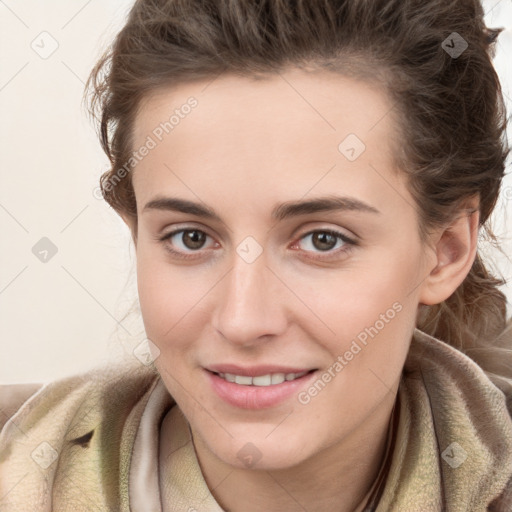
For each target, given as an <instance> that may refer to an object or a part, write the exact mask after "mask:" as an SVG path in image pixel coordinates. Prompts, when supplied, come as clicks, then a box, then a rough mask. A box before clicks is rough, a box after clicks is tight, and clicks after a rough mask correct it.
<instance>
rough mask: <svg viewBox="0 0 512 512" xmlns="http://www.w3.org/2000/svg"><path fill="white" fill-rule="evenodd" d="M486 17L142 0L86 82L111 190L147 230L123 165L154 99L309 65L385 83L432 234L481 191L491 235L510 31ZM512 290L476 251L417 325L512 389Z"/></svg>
mask: <svg viewBox="0 0 512 512" xmlns="http://www.w3.org/2000/svg"><path fill="white" fill-rule="evenodd" d="M483 18H484V13H483V9H482V5H481V4H480V2H479V1H478V0H315V1H310V2H307V1H305V0H259V1H258V0H137V1H136V2H135V4H134V5H133V7H132V9H131V11H130V13H129V16H128V19H127V22H126V24H125V26H124V27H123V29H122V30H121V31H120V33H119V34H118V35H117V37H116V38H115V40H114V41H113V43H112V45H111V47H110V48H109V49H108V51H107V52H106V53H105V54H104V55H103V57H102V58H101V59H100V61H99V62H98V63H97V65H96V66H95V68H94V69H93V71H92V73H91V75H90V77H89V80H88V82H87V87H86V92H88V91H89V90H91V89H92V97H91V98H90V103H89V107H90V112H91V113H93V115H94V114H96V118H97V120H98V122H99V134H100V139H101V143H102V147H103V149H104V151H105V152H106V154H107V155H108V157H109V159H110V162H111V165H112V166H111V169H110V170H109V171H108V172H106V173H104V174H103V176H102V177H101V186H102V192H103V195H104V198H105V200H106V201H107V202H108V203H109V204H110V205H111V206H112V207H113V208H114V209H115V210H116V211H117V212H119V213H122V214H123V215H125V216H128V217H131V218H132V219H133V220H134V223H135V226H136V220H137V219H136V216H137V213H136V201H135V195H134V192H133V187H132V183H131V173H126V176H124V177H123V179H121V180H119V176H118V175H116V172H117V170H118V169H119V168H121V167H123V166H125V164H126V162H127V161H129V158H130V156H131V152H132V151H133V148H132V140H131V133H132V128H133V121H134V118H135V115H136V113H137V109H138V108H140V106H141V100H143V99H144V98H145V97H147V95H148V94H149V93H152V92H154V91H156V90H157V89H159V88H162V87H172V86H173V85H176V84H179V83H182V82H186V81H195V80H212V79H214V78H215V77H216V76H218V75H219V74H220V73H237V74H241V75H243V76H253V77H257V76H259V75H265V74H269V73H275V72H278V71H281V70H283V69H284V68H285V67H288V66H296V67H306V66H309V67H313V68H315V69H328V70H331V71H334V72H338V73H341V74H349V75H352V76H357V77H359V78H361V77H362V78H364V79H367V80H372V81H374V82H375V81H379V82H381V83H382V84H383V85H384V86H385V87H384V90H385V91H387V93H388V94H389V95H390V98H391V99H392V101H393V103H394V110H396V112H397V113H398V116H399V117H398V119H399V120H400V122H399V124H400V128H401V134H402V138H401V147H400V150H399V151H398V150H397V152H396V155H395V158H396V163H397V168H400V169H401V170H402V171H403V172H405V173H406V174H407V176H408V178H409V186H410V190H411V193H412V194H413V196H414V198H415V200H416V203H417V208H418V211H419V213H420V218H421V223H420V224H421V225H420V228H421V233H422V236H424V235H425V234H426V233H427V232H428V231H429V229H431V228H433V227H436V226H439V225H445V224H448V223H449V222H450V221H451V220H453V218H454V216H455V215H457V214H459V213H460V207H461V204H462V202H463V201H464V199H466V198H468V197H470V196H473V195H475V194H479V196H480V225H481V226H482V229H483V230H485V231H486V232H487V233H488V234H489V235H490V236H491V238H492V237H493V235H492V231H491V230H490V228H489V226H488V218H489V215H490V214H491V212H492V211H493V209H494V206H495V204H496V202H497V199H498V195H499V190H500V185H501V181H502V178H503V175H504V170H505V160H506V157H507V155H508V152H509V148H508V146H507V143H506V137H505V129H506V123H507V119H506V115H505V108H504V102H503V97H502V92H501V87H500V83H499V80H498V76H497V74H496V71H495V69H494V67H493V64H492V58H493V57H494V54H493V43H494V41H495V39H496V37H497V36H498V34H499V32H500V31H501V29H488V28H487V27H486V26H485V24H484V20H483ZM454 33H456V34H454ZM456 43H457V45H458V46H456ZM466 44H467V48H465V46H466ZM450 48H460V49H461V50H463V51H462V53H460V55H455V54H454V53H450ZM464 48H465V49H464ZM113 178H116V179H117V181H118V183H117V182H116V181H114V184H115V186H112V183H113V181H112V180H113ZM500 284H503V281H501V280H499V279H496V278H494V277H492V276H491V275H490V273H489V271H488V270H487V269H486V267H485V265H484V263H483V261H482V259H481V258H480V256H478V255H477V257H476V259H475V261H474V264H473V266H472V268H471V271H470V272H469V274H468V276H467V277H466V279H465V281H464V282H463V283H462V284H461V285H460V287H459V288H458V289H457V290H456V291H455V292H454V293H453V294H452V296H451V297H450V298H448V299H447V300H446V301H445V302H443V303H441V304H439V305H436V306H431V307H428V308H424V310H422V312H421V314H420V315H418V320H417V322H418V323H417V326H418V328H419V329H421V330H423V331H425V332H427V333H428V334H431V335H433V336H435V337H437V338H439V339H441V340H443V341H445V342H447V343H450V344H452V345H453V346H455V347H456V348H458V349H460V350H462V351H464V352H466V353H467V354H468V355H470V356H471V357H473V359H474V360H476V361H477V362H478V363H479V364H480V365H481V366H482V368H483V369H484V370H486V371H487V372H488V374H489V376H490V377H491V378H493V380H494V381H495V382H496V383H497V384H499V385H500V386H501V387H504V386H509V388H508V389H509V390H511V391H512V386H510V382H508V381H506V380H504V379H503V378H502V377H499V375H501V376H506V377H512V368H511V365H510V362H509V361H510V357H509V351H510V345H511V344H512V343H511V338H512V336H511V329H510V322H509V324H508V325H509V326H508V329H507V327H506V299H505V296H504V295H503V293H501V292H500V291H499V289H498V285H500ZM499 347H501V348H499ZM504 354H505V355H506V356H507V357H506V358H503V357H502V356H503V355H504Z"/></svg>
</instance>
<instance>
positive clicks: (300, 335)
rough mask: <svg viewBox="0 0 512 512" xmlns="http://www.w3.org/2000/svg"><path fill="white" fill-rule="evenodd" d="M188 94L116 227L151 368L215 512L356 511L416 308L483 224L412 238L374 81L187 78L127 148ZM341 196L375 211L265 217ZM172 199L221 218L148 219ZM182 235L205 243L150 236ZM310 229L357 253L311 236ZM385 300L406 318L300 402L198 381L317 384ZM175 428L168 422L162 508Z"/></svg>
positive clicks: (163, 215)
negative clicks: (228, 378) (277, 367)
mask: <svg viewBox="0 0 512 512" xmlns="http://www.w3.org/2000/svg"><path fill="white" fill-rule="evenodd" d="M291 85H293V87H292V86H291ZM190 96H194V97H195V98H196V99H197V100H198V105H197V107H196V108H195V109H194V110H192V112H191V113H190V114H189V115H188V116H186V117H185V118H184V119H181V120H180V123H179V124H178V125H177V126H175V128H174V129H173V130H172V131H171V132H169V133H168V134H167V135H165V137H164V138H163V139H162V141H161V142H159V144H158V145H157V146H156V147H155V148H154V149H152V150H151V151H150V152H149V154H148V155H147V156H146V157H145V158H144V159H143V160H142V161H140V162H139V163H138V164H137V166H136V168H135V170H134V173H133V185H134V190H135V194H136V198H137V208H138V211H137V216H138V223H137V227H135V225H134V224H133V222H132V220H131V219H130V218H125V221H126V222H127V223H128V225H129V226H130V227H131V229H132V235H133V239H134V242H135V245H136V254H137V279H138V291H139V299H140V305H141V310H142V316H143V320H144V325H145V328H146V333H147V336H148V338H149V339H150V340H151V341H152V342H153V343H154V345H155V346H156V347H158V350H159V355H158V357H157V358H156V360H155V364H156V367H157V368H158V370H159V372H160V374H161V376H162V379H163V381H164V383H165V385H166V387H167V389H168V390H169V392H170V393H171V395H172V396H173V397H174V398H175V400H176V402H177V404H178V405H179V407H180V408H181V410H182V411H183V413H184V414H185V416H186V418H187V420H188V422H189V424H190V428H191V432H192V435H193V442H194V447H195V450H196V453H197V456H198V459H199V463H200V466H201V469H202V472H203V475H204V478H205V480H206V482H207V484H208V486H209V488H210V489H211V491H212V494H213V496H214V497H215V499H216V500H217V501H218V502H219V504H220V505H221V507H223V508H224V509H225V510H230V511H235V512H236V511H240V512H241V511H243V512H256V511H270V510H287V511H295V510H297V511H298V510H301V511H302V510H309V511H314V510H322V511H324V512H329V511H335V510H336V511H337V512H339V511H346V512H348V511H355V510H362V509H363V508H364V505H365V501H366V496H367V494H368V491H369V490H370V488H371V486H372V484H373V482H374V480H375V477H376V475H377V472H378V470H379V467H380V464H381V461H382V458H383V452H384V446H385V441H386V434H387V428H388V423H389V419H390V414H391V411H392V408H393V404H394V402H395V399H396V396H397V395H396V394H397V389H398V385H399V381H400V375H401V371H402V367H403V364H404V361H405V358H406V356H407V351H408V348H409V344H410V340H411V336H412V333H413V330H414V327H415V320H416V315H417V312H418V307H419V306H420V305H421V304H435V303H438V302H441V301H442V300H444V299H445V298H447V297H448V296H449V295H451V293H453V291H454V290H455V289H456V287H457V286H458V285H459V284H460V283H461V282H462V280H463V279H464V277H465V276H466V275H467V273H468V272H469V269H470V266H471V263H472V261H473V259H474V257H475V251H476V235H477V229H478V214H477V213H476V214H472V215H461V216H458V217H457V218H456V219H454V220H453V222H452V223H450V225H448V226H445V227H443V228H439V229H437V230H435V231H433V232H432V233H431V236H430V238H429V240H428V243H423V242H422V241H421V239H420V236H419V218H418V214H417V212H416V209H415V208H414V200H413V198H412V196H411V195H410V193H409V191H408V189H407V186H406V183H405V180H404V177H403V174H402V173H401V172H400V171H398V170H397V169H394V168H393V165H392V160H391V155H392V151H393V141H394V140H400V136H399V131H398V129H397V124H396V120H395V118H394V117H393V116H392V115H391V110H392V103H391V102H390V101H389V99H388V98H387V96H386V95H385V94H384V91H382V90H380V89H379V88H378V87H376V86H371V85H368V84H365V83H364V82H360V81H355V80H354V79H349V78H346V77H343V76H341V75H334V74H330V73H327V72H320V71H317V72H314V73H307V72H305V71H301V70H297V69H289V70H288V71H286V73H283V74H282V76H279V75H274V76H272V77H268V78H266V79H265V80H261V81H254V80H252V79H250V78H245V77H236V76H231V75H223V76H221V77H219V78H217V79H216V80H214V81H213V82H211V81H209V82H201V83H199V82H197V83H188V84H181V85H179V86H176V87H173V88H169V89H165V90H161V91H159V92H158V93H155V94H152V95H151V96H149V97H147V98H146V101H145V102H144V103H143V104H142V106H141V109H140V110H139V113H138V116H137V118H136V121H135V125H134V147H140V146H141V145H142V144H144V141H145V140H146V138H147V136H148V135H150V134H151V133H152V130H154V128H155V127H156V126H158V125H159V124H160V123H161V122H162V121H163V120H165V119H168V117H169V112H172V110H174V109H175V108H178V107H179V106H180V105H183V104H184V103H186V101H187V98H189V97H190ZM350 133H353V134H356V135H357V136H358V137H359V138H360V139H361V140H362V141H363V142H364V144H365V145H366V149H365V151H364V152H363V153H362V154H361V155H360V156H359V157H358V158H357V159H356V160H355V161H353V162H351V161H349V160H348V159H347V158H345V156H344V155H343V154H341V153H340V151H339V150H338V145H339V144H340V142H342V141H343V140H344V139H345V137H346V136H347V135H348V134H350ZM334 193H335V194H337V195H340V196H345V197H350V198H352V199H357V200H359V201H362V202H364V203H366V204H367V205H370V206H371V207H372V208H374V209H376V210H378V213H375V212H369V211H353V210H343V211H319V212H316V213H308V214H303V215H300V216H296V217H290V218H287V219H284V220H280V221H276V220H273V219H272V218H271V211H272V209H273V208H274V206H275V205H277V204H278V203H284V202H289V201H301V200H308V199H312V198H318V197H323V196H328V195H332V194H334ZM170 196H172V197H176V198H181V199H187V200H191V201H195V202H198V203H200V204H202V205H203V206H204V205H207V206H208V207H209V208H210V209H212V210H214V211H215V212H216V214H217V215H218V216H219V217H220V218H221V220H220V221H217V220H211V219H205V218H202V217H199V216H196V215H193V214H190V213H182V212H177V211H171V210H163V209H150V208H146V209H145V205H146V204H147V203H148V202H149V201H152V200H154V199H155V198H157V197H170ZM477 205H478V202H477V199H473V200H471V201H470V202H468V204H467V206H468V207H475V206H477ZM180 228H181V229H189V230H199V231H200V233H199V235H201V234H202V233H205V234H206V235H207V236H206V237H205V238H204V242H203V243H202V245H201V243H197V242H196V244H195V245H194V243H191V242H190V239H189V238H187V237H185V238H184V237H183V235H184V234H185V235H186V234H187V233H183V232H181V233H178V234H176V235H174V236H173V237H172V238H169V239H168V240H166V241H160V240H159V238H161V237H162V236H163V235H165V234H167V233H170V232H171V231H173V230H175V229H180ZM314 230H316V232H317V237H318V235H321V234H322V233H323V232H324V231H325V230H335V231H338V232H339V233H341V234H342V235H343V236H345V237H347V238H348V239H350V240H353V241H356V242H357V243H356V245H353V244H351V243H349V242H344V241H343V240H342V239H336V238H334V239H329V238H327V240H325V238H324V239H322V238H321V237H320V238H319V239H315V234H311V231H314ZM189 234H192V235H196V236H197V235H198V233H197V232H195V233H190V232H189ZM248 236H251V237H253V238H254V239H255V240H256V241H257V243H258V244H259V246H260V247H261V249H262V251H263V252H262V253H261V255H260V256H259V257H258V258H257V259H256V260H255V261H253V262H252V263H248V262H247V261H245V260H244V259H243V258H242V257H240V256H239V255H238V254H237V247H238V246H239V244H241V242H242V241H244V239H245V238H246V237H248ZM199 240H201V239H199ZM322 241H323V242H324V243H323V244H322ZM329 244H330V245H329ZM242 246H243V245H242ZM166 247H167V248H169V247H170V248H172V249H174V250H176V251H178V252H179V253H181V254H190V255H192V256H193V258H190V259H180V258H179V257H177V256H175V255H173V254H171V253H170V252H169V251H168V250H167V249H166ZM326 247H327V248H326ZM393 304H399V305H400V308H401V309H400V312H399V313H397V314H396V315H394V318H393V319H392V320H390V321H389V322H387V323H385V326H384V328H382V329H380V330H379V332H378V334H377V335H376V336H375V337H373V338H372V339H370V341H369V342H368V344H367V346H365V347H364V348H363V349H362V350H361V352H359V353H358V354H357V357H354V358H353V359H352V360H351V361H349V363H348V364H347V365H346V366H345V367H344V369H343V371H341V372H339V373H337V374H336V377H335V378H333V379H332V380H331V381H330V382H329V383H328V384H327V385H326V386H325V388H324V389H323V390H322V391H321V392H320V393H318V395H317V396H315V397H314V398H313V399H312V400H311V401H310V402H309V403H307V404H302V403H300V402H299V400H298V399H297V396H296V395H294V396H292V398H290V399H288V400H286V401H285V402H283V403H282V404H280V405H278V406H275V407H271V408H268V409H263V410H246V409H240V408H237V407H234V406H232V405H229V404H227V403H226V402H224V401H223V400H221V399H220V398H219V397H218V396H217V395H216V393H215V392H214V391H213V390H212V388H211V386H210V384H209V380H208V378H207V374H206V372H205V370H204V367H206V366H208V365H211V364H215V363H237V364H239V365H242V366H250V365H257V364H282V365H286V366H295V367H306V368H312V369H313V368H315V369H318V370H317V373H318V375H321V374H322V373H323V372H325V371H327V370H328V368H329V367H332V365H333V363H334V362H335V361H336V360H337V358H338V356H339V355H343V354H344V353H345V352H346V351H347V350H349V348H350V344H351V342H352V341H353V340H354V339H355V338H356V337H357V335H358V334H360V333H361V331H364V329H365V327H369V326H373V325H375V324H376V321H377V320H379V318H382V317H381V315H382V314H384V315H385V314H386V311H388V310H389V309H390V308H392V305H393ZM154 354H155V356H156V355H157V352H156V351H154ZM168 431H169V422H166V421H164V423H163V425H162V431H161V436H162V437H161V439H162V444H161V460H160V464H161V466H160V470H161V481H162V482H163V484H164V486H163V491H162V492H163V499H164V503H165V502H166V493H167V492H168V490H167V488H166V486H165V482H167V481H168V480H169V478H170V477H169V475H168V473H167V469H166V468H167V466H166V463H167V460H168V453H167V452H166V450H165V446H166V444H165V439H166V438H167V436H168ZM248 442H250V443H252V444H253V445H255V446H256V447H257V449H258V450H259V452H260V453H261V458H260V459H259V460H258V461H257V462H256V463H255V464H254V465H253V466H252V467H250V468H249V467H247V466H245V465H244V463H243V461H241V460H240V459H239V458H238V457H237V454H238V452H239V450H240V449H242V447H244V445H246V443H248ZM256 496H257V499H254V497H256ZM248 497H251V498H250V499H248ZM164 508H167V506H166V505H164Z"/></svg>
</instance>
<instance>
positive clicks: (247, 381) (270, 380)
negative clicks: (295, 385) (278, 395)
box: [217, 371, 308, 386]
mask: <svg viewBox="0 0 512 512" xmlns="http://www.w3.org/2000/svg"><path fill="white" fill-rule="evenodd" d="M306 373H308V372H307V371H305V372H301V373H268V374H266V375H258V376H255V377H249V376H247V375H234V374H233V373H217V375H218V376H219V377H220V378H222V379H224V380H225V381H227V382H234V383H235V384H241V385H242V386H272V385H275V384H281V383H283V382H284V381H291V380H295V379H300V378H301V377H302V376H304V375H306Z"/></svg>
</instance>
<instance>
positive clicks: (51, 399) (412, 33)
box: [0, 0, 512, 512]
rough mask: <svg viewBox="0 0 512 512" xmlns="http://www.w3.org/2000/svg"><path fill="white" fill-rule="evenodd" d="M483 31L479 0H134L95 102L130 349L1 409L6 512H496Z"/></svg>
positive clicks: (501, 433)
mask: <svg viewBox="0 0 512 512" xmlns="http://www.w3.org/2000/svg"><path fill="white" fill-rule="evenodd" d="M498 32H499V31H498V30H489V29H487V28H486V27H485V25H484V22H483V11H482V7H481V5H480V3H479V2H478V1H476V0H457V1H448V2H447V1H446V0H442V1H441V0H426V1H425V0H421V1H419V0H414V1H413V0H411V1H407V2H404V1H398V0H386V1H378V2H369V1H365V0H346V1H341V0H340V1H334V0H332V1H328V0H322V1H315V2H294V1H285V0H273V1H268V2H265V1H258V2H249V1H246V0H230V1H228V0H223V1H199V0H187V1H179V0H173V1H165V0H141V1H137V2H136V3H135V5H134V6H133V8H132V10H131V12H130V15H129V17H128V20H127V22H126V25H125V26H124V28H123V29H122V30H121V32H120V33H119V35H118V36H117V38H116V40H115V41H114V43H113V45H112V48H111V49H110V51H109V52H107V54H106V55H105V56H104V57H103V58H102V59H101V61H100V62H99V63H98V64H97V66H96V67H95V69H94V70H93V72H92V74H91V77H90V80H89V84H88V85H89V88H88V90H90V89H92V92H93V96H92V99H91V109H92V110H93V111H94V112H97V113H98V120H99V128H100V136H101V142H102V145H103V148H104V150H105V151H106V153H107V155H108V156H109V158H110V161H111V163H112V167H111V170H110V171H109V172H107V173H106V174H105V175H104V176H102V180H101V186H102V191H103V194H104V197H105V199H106V200H107V202H108V203H109V204H110V205H111V206H112V207H113V208H114V209H115V210H116V212H117V213H119V215H121V217H122V218H123V219H124V221H125V222H126V223H127V225H128V226H129V227H130V229H131V233H132V237H133V242H134V245H135V247H136V254H137V278H138V292H139V300H140V306H141V314H142V318H143V320H144V326H145V330H146V334H147V337H148V340H147V343H146V344H145V345H144V346H141V347H138V348H137V349H136V351H135V354H134V355H135V356H136V357H135V358H134V363H133V365H131V366H127V365H120V366H119V367H117V368H98V369H97V370H95V371H93V372H89V373H86V374H83V375H79V376H75V377H72V378H68V379H63V380H59V381H56V382H53V383H51V384H49V385H47V386H44V387H43V388H41V389H37V390H36V389H33V388H30V387H25V388H19V387H17V388H16V389H14V392H13V390H12V389H9V390H7V389H6V390H5V391H4V394H5V395H8V396H9V397H10V399H9V400H8V399H7V398H6V399H5V400H4V403H5V406H4V407H5V408H7V409H8V411H9V413H8V414H5V415H6V416H10V420H9V421H7V422H6V424H5V425H4V427H3V430H2V432H1V435H0V448H1V458H0V471H1V473H0V474H1V477H2V484H1V488H0V497H1V498H2V499H3V501H2V502H0V503H2V507H3V508H2V510H9V511H10V510H22V509H23V510H123V511H128V510H134V511H145V510H151V511H177V510H188V511H196V510H197V511H199V510H206V511H221V510H230V511H243V512H256V511H269V510H276V511H277V510H279V511H281V510H286V511H299V510H309V511H313V510H322V511H331V510H332V511H346V512H348V511H358V512H359V511H363V510H365V511H369V510H375V511H378V512H383V511H388V510H391V511H407V512H411V511H422V512H423V511H438V510H447V511H448V510H449V511H480V510H502V511H505V510H512V419H511V415H510V414H511V412H510V411H511V409H512V405H511V400H512V380H511V378H512V375H511V372H512V370H511V366H510V347H511V336H510V332H511V331H510V323H509V324H507V321H506V301H505V298H504V296H503V294H502V293H501V292H500V291H499V290H498V289H497V286H498V285H499V284H500V281H498V280H497V279H494V278H493V277H492V276H491V275H490V274H489V273H488V272H487V270H486V268H485V266H484V263H483V262H482V260H481V258H480V257H479V255H478V251H477V238H478V234H479V232H480V231H483V230H486V229H488V228H487V219H488V218H489V215H490V214H491V212H492V210H493V208H494V205H495V203H496V200H497V198H498V194H499V190H500V184H501V180H502V178H503V173H504V162H505V158H506V156H507V153H508V148H507V147H506V143H505V139H504V137H503V134H504V130H505V126H506V117H505V113H504V108H503V103H502V96H501V89H500V84H499V81H498V78H497V76H496V73H495V70H494V68H493V66H492V60H491V59H492V43H493V42H494V40H495V38H496V36H497V35H498ZM507 325H508V327H507ZM141 363H142V364H141Z"/></svg>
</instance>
